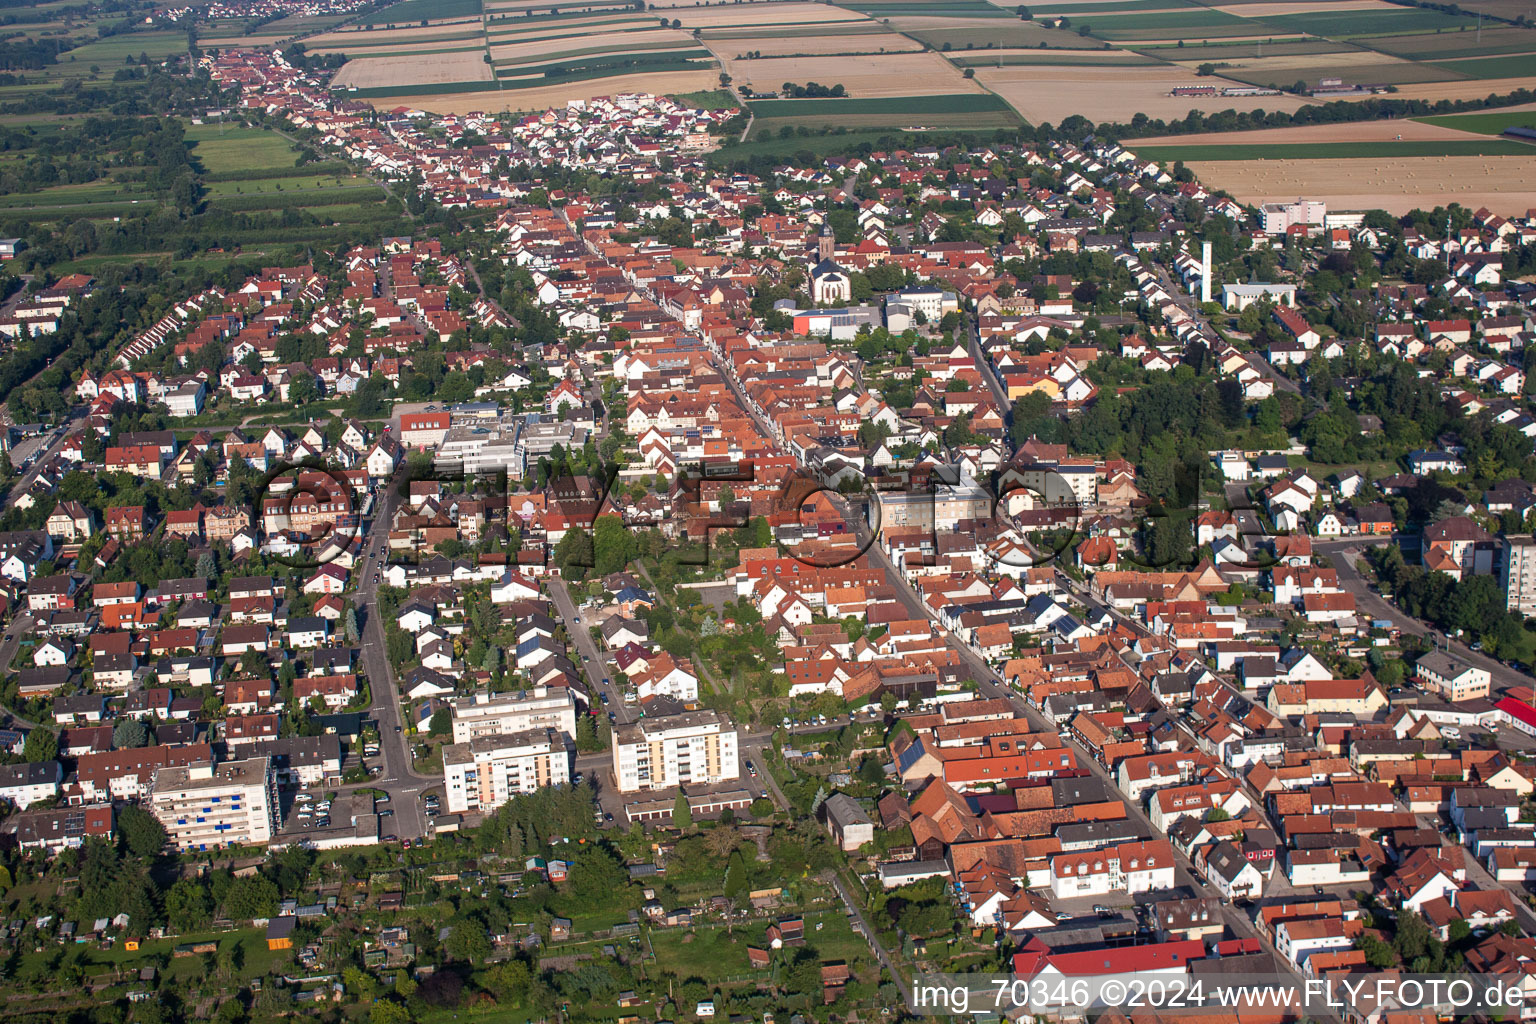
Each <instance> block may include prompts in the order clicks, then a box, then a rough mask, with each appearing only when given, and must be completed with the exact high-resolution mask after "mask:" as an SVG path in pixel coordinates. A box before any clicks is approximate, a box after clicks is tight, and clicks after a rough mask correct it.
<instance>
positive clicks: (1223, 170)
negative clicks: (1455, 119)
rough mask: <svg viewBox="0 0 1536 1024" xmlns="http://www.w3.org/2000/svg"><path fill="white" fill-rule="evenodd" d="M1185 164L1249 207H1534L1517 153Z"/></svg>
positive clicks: (1529, 178) (1532, 185)
mask: <svg viewBox="0 0 1536 1024" xmlns="http://www.w3.org/2000/svg"><path fill="white" fill-rule="evenodd" d="M1186 166H1187V167H1188V168H1189V169H1190V170H1191V171H1193V172H1194V173H1195V175H1196V176H1198V177H1199V179H1200V180H1201V181H1202V182H1204V183H1205V184H1207V185H1209V186H1211V187H1212V188H1218V189H1225V190H1226V191H1228V192H1230V193H1232V195H1233V196H1234V197H1235V198H1236V199H1237V200H1238V201H1239V202H1243V203H1251V204H1259V203H1266V202H1274V201H1278V200H1283V199H1294V198H1295V197H1296V196H1301V195H1304V196H1306V197H1308V198H1309V199H1317V200H1321V201H1323V202H1326V203H1327V204H1328V207H1329V209H1335V210H1374V209H1381V210H1386V211H1387V212H1388V213H1391V214H1398V215H1401V214H1404V213H1407V212H1408V211H1409V210H1412V209H1414V208H1415V207H1417V208H1420V209H1426V210H1427V209H1429V208H1431V207H1434V206H1443V205H1445V204H1448V203H1460V204H1461V205H1463V206H1466V207H1469V208H1472V209H1476V208H1477V207H1479V206H1486V207H1488V208H1489V209H1490V210H1493V211H1494V212H1495V213H1503V214H1514V213H1524V212H1525V211H1526V210H1528V209H1530V208H1531V207H1533V206H1536V160H1532V159H1531V158H1530V157H1524V156H1442V157H1405V158H1403V159H1396V160H1210V161H1206V160H1193V161H1189V162H1187V164H1186Z"/></svg>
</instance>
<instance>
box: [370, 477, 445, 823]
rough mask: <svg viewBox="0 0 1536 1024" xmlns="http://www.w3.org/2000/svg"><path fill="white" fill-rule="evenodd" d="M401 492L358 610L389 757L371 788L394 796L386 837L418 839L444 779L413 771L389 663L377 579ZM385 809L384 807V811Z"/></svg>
mask: <svg viewBox="0 0 1536 1024" xmlns="http://www.w3.org/2000/svg"><path fill="white" fill-rule="evenodd" d="M399 500H400V498H399V494H398V492H397V491H396V489H395V483H394V481H393V480H391V481H390V482H389V483H387V484H385V485H384V486H383V488H382V492H381V494H380V497H379V505H378V508H377V509H376V510H375V515H374V518H373V523H372V527H371V528H370V529H369V531H368V538H367V540H366V542H365V543H364V545H363V556H362V558H361V559H359V560H358V563H357V566H356V572H357V573H358V574H359V575H358V579H359V584H358V588H357V593H356V594H354V595H353V598H352V603H353V605H355V606H356V607H357V609H358V618H359V619H360V620H362V621H361V623H360V625H361V628H362V637H361V640H362V644H361V647H362V661H363V672H364V673H365V674H366V675H367V676H368V686H369V688H370V690H371V691H372V694H373V703H372V705H370V706H369V709H368V710H369V713H370V714H371V715H372V717H373V720H374V721H375V722H377V723H378V726H379V753H380V754H382V755H383V758H384V772H383V774H381V775H380V776H379V777H378V778H377V779H374V780H373V781H372V782H371V783H370V785H372V786H373V787H374V788H376V789H382V790H384V791H385V792H387V793H388V794H389V795H390V800H389V803H388V804H387V805H385V806H386V807H388V808H389V809H390V810H392V811H393V812H394V813H393V814H392V815H391V816H390V817H388V818H385V819H384V820H383V821H381V822H380V823H379V832H380V834H382V835H391V834H393V835H395V836H398V837H399V838H401V839H417V838H420V837H421V836H424V835H425V834H426V814H425V812H424V811H423V809H422V806H421V794H422V793H423V791H424V790H426V789H427V788H429V787H431V786H434V785H437V786H438V787H439V788H441V782H442V779H441V778H440V777H436V776H430V775H422V774H420V773H418V772H417V771H416V770H415V769H414V768H413V767H411V762H412V759H411V752H410V747H409V743H408V742H407V739H406V736H405V723H404V722H402V721H401V720H400V680H399V679H398V678H397V677H396V675H395V671H394V666H393V665H391V664H390V663H389V655H388V647H387V646H386V645H385V642H384V623H383V621H382V620H381V618H380V616H379V614H378V608H379V606H378V593H379V585H378V584H377V583H375V582H374V575H375V573H377V572H378V571H379V570H380V569H382V568H383V567H384V564H385V562H386V561H387V560H388V554H389V552H388V544H387V538H388V536H389V524H390V522H391V521H392V520H393V518H394V510H395V507H396V505H398V504H399ZM381 809H382V808H381Z"/></svg>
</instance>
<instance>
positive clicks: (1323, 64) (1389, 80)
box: [1217, 56, 1465, 85]
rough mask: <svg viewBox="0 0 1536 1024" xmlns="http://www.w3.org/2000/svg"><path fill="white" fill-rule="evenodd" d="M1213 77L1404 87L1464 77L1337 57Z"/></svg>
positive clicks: (1225, 72) (1442, 70)
mask: <svg viewBox="0 0 1536 1024" xmlns="http://www.w3.org/2000/svg"><path fill="white" fill-rule="evenodd" d="M1217 74H1219V75H1221V77H1223V78H1233V79H1236V80H1237V81H1239V82H1247V83H1248V84H1250V85H1290V84H1291V83H1292V82H1295V81H1297V80H1298V79H1299V80H1301V81H1305V82H1316V81H1317V79H1319V78H1324V77H1328V78H1338V79H1341V80H1342V81H1343V82H1344V84H1345V85H1408V84H1410V83H1413V82H1459V81H1462V80H1463V79H1464V78H1465V76H1464V75H1459V74H1457V73H1456V72H1454V71H1450V70H1447V69H1445V68H1437V67H1435V66H1434V65H1433V64H1422V63H1417V62H1414V61H1403V62H1402V63H1400V64H1397V63H1394V64H1351V63H1350V62H1349V59H1348V57H1344V56H1341V57H1339V58H1338V59H1337V60H1334V61H1332V62H1330V61H1329V60H1328V58H1327V57H1326V56H1320V57H1319V59H1318V61H1317V62H1316V63H1313V64H1309V65H1307V66H1306V67H1293V68H1287V69H1284V70H1280V69H1275V68H1252V69H1248V68H1220V69H1218V70H1217Z"/></svg>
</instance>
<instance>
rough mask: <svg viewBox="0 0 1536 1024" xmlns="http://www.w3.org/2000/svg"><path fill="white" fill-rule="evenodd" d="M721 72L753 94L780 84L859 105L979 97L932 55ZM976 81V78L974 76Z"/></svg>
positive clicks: (779, 62) (797, 62)
mask: <svg viewBox="0 0 1536 1024" xmlns="http://www.w3.org/2000/svg"><path fill="white" fill-rule="evenodd" d="M725 65H726V71H727V73H729V74H730V76H731V78H732V79H733V80H735V81H736V82H737V83H740V84H745V85H746V86H747V87H748V88H750V89H752V90H753V91H754V92H776V91H778V90H779V89H780V88H782V87H783V85H784V83H785V82H796V83H798V84H801V85H803V84H805V83H807V82H819V83H820V84H822V85H841V86H842V87H843V88H845V89H846V90H848V95H849V96H851V97H855V98H858V99H873V98H878V97H884V96H932V95H937V94H940V93H962V92H980V91H981V90H980V88H979V87H978V86H977V85H976V83H975V82H972V81H969V80H967V79H966V78H964V77H962V76H961V74H960V69H959V68H957V67H955V66H954V65H953V64H951V63H950V62H949V61H947V60H945V59H944V58H943V57H940V56H939V55H938V54H936V53H893V54H872V55H869V56H863V57H774V58H767V57H765V58H763V59H762V60H727V61H726V62H725ZM977 74H978V76H979V75H980V72H978V73H977Z"/></svg>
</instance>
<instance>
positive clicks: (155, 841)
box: [117, 804, 165, 858]
mask: <svg viewBox="0 0 1536 1024" xmlns="http://www.w3.org/2000/svg"><path fill="white" fill-rule="evenodd" d="M117 829H118V832H119V834H121V835H122V837H123V844H124V845H125V846H126V847H127V848H128V852H129V853H131V854H133V855H134V856H135V857H141V858H142V857H153V856H155V855H156V854H158V853H159V852H160V851H161V850H162V849H164V848H165V828H164V826H162V825H161V824H160V819H158V818H156V817H155V816H154V815H153V814H150V813H149V812H148V811H146V810H144V808H142V807H139V806H136V805H134V804H128V805H127V806H125V807H124V808H123V809H122V810H121V811H119V812H118V813H117Z"/></svg>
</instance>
